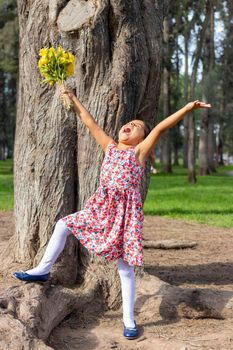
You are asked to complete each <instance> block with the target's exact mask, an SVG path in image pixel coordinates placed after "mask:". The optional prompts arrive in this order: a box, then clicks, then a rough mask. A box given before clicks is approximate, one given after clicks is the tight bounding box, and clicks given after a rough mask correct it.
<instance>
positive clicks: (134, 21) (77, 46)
mask: <svg viewBox="0 0 233 350" xmlns="http://www.w3.org/2000/svg"><path fill="white" fill-rule="evenodd" d="M160 6H161V5H159V2H158V3H157V2H155V1H152V0H151V1H144V2H141V1H134V2H129V1H126V0H124V1H123V0H111V1H105V0H102V1H100V2H98V4H97V2H96V1H88V2H87V1H83V0H78V1H77V0H70V1H65V0H64V1H56V0H50V1H49V2H48V1H42V0H36V1H33V2H24V1H20V0H18V11H19V28H20V55H19V59H20V65H19V66H20V79H19V87H18V98H17V108H18V111H17V126H16V137H15V148H14V162H15V163H14V169H15V171H14V187H15V223H16V232H15V236H14V237H13V239H12V240H11V242H10V243H9V245H8V248H7V249H6V250H5V252H4V258H3V260H4V259H5V260H4V264H5V265H6V264H8V267H9V266H10V264H11V263H12V253H13V256H14V257H13V258H14V261H15V262H18V263H22V265H21V266H23V267H24V268H26V267H31V266H32V265H35V264H37V263H38V261H39V260H40V259H41V257H42V255H43V253H44V250H45V247H46V245H47V243H48V240H49V238H50V235H51V233H52V231H53V228H54V225H55V223H56V221H57V220H58V219H59V218H61V217H64V216H65V215H67V214H70V213H72V212H75V211H77V210H79V209H80V208H82V207H83V205H84V203H85V201H86V200H87V198H88V197H89V196H90V195H91V194H92V193H93V192H94V191H95V189H96V187H97V185H98V181H99V179H98V178H99V172H100V166H101V162H102V160H103V152H102V150H101V149H100V147H99V146H98V145H96V143H95V141H94V140H93V139H92V138H91V136H90V134H89V132H88V130H87V129H86V128H85V127H84V125H82V124H81V122H80V121H79V119H78V120H77V118H76V116H75V115H74V113H73V112H67V111H66V110H65V109H64V108H63V106H62V103H61V102H60V99H59V94H58V91H57V89H56V87H53V88H49V87H48V86H41V84H40V81H41V77H40V75H39V72H38V68H37V61H38V58H39V57H38V52H39V50H40V49H41V48H42V47H44V46H47V47H48V46H51V45H52V46H55V47H57V46H59V45H61V46H63V47H64V49H65V50H67V51H72V52H73V53H74V54H75V56H76V62H75V63H76V70H75V76H74V78H72V79H70V80H69V81H68V83H69V84H70V85H71V87H73V88H75V89H76V93H77V95H78V97H79V98H80V100H81V102H82V103H83V104H84V106H85V107H86V108H87V109H88V110H89V111H90V112H91V113H92V115H93V116H94V117H95V119H96V120H97V122H98V124H99V125H100V126H101V127H103V128H104V130H105V131H106V132H107V133H108V134H109V135H111V136H112V137H114V138H115V139H116V140H117V134H118V129H119V127H120V126H121V124H123V123H125V122H127V121H129V120H131V119H133V118H142V119H144V120H145V121H147V122H149V123H150V124H151V126H154V124H155V114H156V110H157V104H158V98H159V92H160V71H161V59H160V49H161V39H162V22H163V13H162V7H160ZM162 6H164V8H166V2H164V3H163V5H162ZM149 171H150V169H149V166H147V167H146V171H145V174H144V177H143V181H142V197H143V200H144V199H145V195H146V192H147V188H148V180H149ZM90 262H91V264H90ZM112 267H113V264H110V263H103V260H102V259H101V262H100V259H99V258H96V257H95V256H92V255H91V254H88V253H87V251H86V249H85V248H82V246H80V245H79V244H78V241H77V240H76V239H75V238H74V237H70V238H69V239H68V242H67V244H66V248H65V250H64V252H63V253H62V255H61V257H60V258H59V261H58V262H57V263H56V264H55V267H54V270H55V273H53V275H52V281H53V282H54V281H56V282H59V283H61V284H65V285H68V284H71V285H72V284H74V283H76V282H77V281H78V282H79V285H80V286H82V285H84V287H83V291H84V290H86V291H87V292H86V293H87V294H88V295H90V300H91V298H94V295H95V293H96V292H97V291H98V288H99V289H100V288H101V291H102V293H101V295H102V296H103V298H104V299H105V301H106V304H107V305H108V307H109V308H111V307H112V308H113V307H116V305H118V304H119V300H120V292H119V286H120V281H119V278H117V277H116V269H113V268H112ZM58 268H59V274H56V269H58ZM6 270H9V269H7V267H6ZM53 272H54V271H53ZM82 281H83V283H81V282H82ZM85 286H87V288H86V287H85ZM33 288H34V287H32V291H30V293H31V294H33V293H34V289H33ZM35 288H36V287H35ZM47 288H48V291H49V292H46V293H45V291H44V289H43V288H42V289H37V290H36V292H35V295H36V303H35V304H34V306H33V307H31V306H30V305H31V304H30V303H29V305H28V307H29V309H30V312H28V313H27V316H25V314H21V311H20V312H19V313H17V314H16V313H15V311H14V315H15V316H14V317H15V319H17V320H18V319H19V320H23V324H25V322H29V323H30V326H29V327H28V329H27V330H25V329H24V328H23V330H22V332H24V334H26V335H27V334H29V333H30V336H36V337H39V338H42V339H44V340H45V339H47V337H48V336H49V332H50V330H51V329H52V328H53V327H55V326H56V325H57V324H58V323H59V322H60V321H61V320H62V319H63V318H64V317H65V316H66V315H67V314H69V313H70V312H72V310H73V309H74V307H75V305H74V299H75V298H74V295H73V293H75V290H71V291H70V292H69V293H68V294H67V291H66V290H63V289H59V286H58V287H56V288H55V289H52V288H51V287H50V286H47V287H45V290H47ZM80 288H81V287H80ZM85 288H86V289H85ZM21 289H22V290H23V291H21V292H20V290H19V289H17V288H16V289H15V293H16V294H15V296H14V298H16V299H17V295H18V294H19V295H23V294H24V293H25V295H24V297H25V305H26V304H27V302H28V298H29V299H30V298H31V296H30V293H29V291H28V290H27V288H24V287H22V288H21ZM30 290H31V289H30ZM17 293H18V294H17ZM49 293H51V294H49ZM77 293H78V295H79V293H81V292H80V290H78V291H77ZM82 293H83V292H82ZM82 293H81V294H80V295H81V296H80V298H81V299H82V300H83V301H84V304H85V302H86V303H87V302H88V301H87V299H85V297H84V298H83V297H82V295H83V294H82ZM45 294H46V298H47V297H48V300H47V301H46V302H45V303H44V304H43V300H44V299H43V296H45ZM50 295H51V298H50ZM8 296H9V294H8ZM19 298H20V297H19ZM59 298H61V302H60V301H59V300H60V299H59ZM10 300H11V297H10ZM53 300H54V303H55V304H56V306H55V308H54V305H55V304H54V305H52V306H53V307H52V310H53V312H50V311H49V314H48V310H50V307H51V305H50V304H51V303H52V304H53ZM19 302H20V303H21V302H23V301H22V300H18V301H17V300H15V301H14V305H18V303H19ZM47 302H48V304H47ZM4 303H5V302H4ZM4 303H1V305H3V306H4V305H7V304H8V303H7V302H6V303H5V304H4ZM10 305H11V302H10ZM46 305H48V307H47V306H46ZM118 306H119V305H118ZM12 307H13V306H12ZM12 307H11V306H9V307H8V306H6V307H5V306H4V308H5V309H6V310H5V311H6V314H8V313H9V312H11V310H12ZM22 309H23V308H22ZM20 310H21V309H20ZM40 310H41V311H40ZM28 315H30V316H29V319H28V318H27V317H28ZM25 317H26V319H25ZM46 319H47V321H48V325H47V326H48V327H47V330H46V329H45V328H46V327H45V326H44V322H45V321H44V320H46ZM29 320H30V321H29ZM10 324H11V325H12V323H10ZM21 328H22V327H21ZM29 330H30V332H29ZM25 332H26V333H25ZM28 332H29V333H28ZM31 348H32V349H33V348H34V347H31Z"/></svg>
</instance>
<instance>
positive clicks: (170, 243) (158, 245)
mask: <svg viewBox="0 0 233 350" xmlns="http://www.w3.org/2000/svg"><path fill="white" fill-rule="evenodd" d="M196 246H197V242H192V241H191V242H190V241H180V240H176V239H166V240H162V241H143V247H144V248H153V249H184V248H194V247H196Z"/></svg>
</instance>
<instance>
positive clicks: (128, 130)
mask: <svg viewBox="0 0 233 350" xmlns="http://www.w3.org/2000/svg"><path fill="white" fill-rule="evenodd" d="M123 132H125V133H129V132H131V128H130V127H128V126H126V127H125V128H124V129H123Z"/></svg>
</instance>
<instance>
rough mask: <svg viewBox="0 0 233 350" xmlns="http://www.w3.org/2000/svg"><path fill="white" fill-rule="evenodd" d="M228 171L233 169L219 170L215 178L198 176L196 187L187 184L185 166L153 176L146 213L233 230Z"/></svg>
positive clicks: (231, 184) (232, 182)
mask: <svg viewBox="0 0 233 350" xmlns="http://www.w3.org/2000/svg"><path fill="white" fill-rule="evenodd" d="M157 168H158V165H157ZM227 171H233V166H228V167H226V166H225V167H219V168H218V172H217V173H216V174H213V175H211V176H198V180H197V183H196V184H195V185H191V184H189V183H188V182H187V172H186V170H185V169H183V168H182V167H174V169H173V174H166V175H165V174H161V173H158V174H157V175H151V181H150V187H149V191H148V195H147V199H146V201H145V204H144V214H145V215H161V216H166V217H170V218H179V219H184V220H192V221H196V222H200V223H205V224H209V225H214V226H220V227H233V177H231V176H229V175H227V174H226V172H227Z"/></svg>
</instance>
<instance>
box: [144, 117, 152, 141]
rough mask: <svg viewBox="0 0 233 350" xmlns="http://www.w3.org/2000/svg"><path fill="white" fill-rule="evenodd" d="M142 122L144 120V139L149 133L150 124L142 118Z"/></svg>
mask: <svg viewBox="0 0 233 350" xmlns="http://www.w3.org/2000/svg"><path fill="white" fill-rule="evenodd" d="M143 122H144V139H145V138H146V137H147V136H148V135H149V133H150V132H151V126H150V125H149V124H148V123H147V122H145V121H144V120H143Z"/></svg>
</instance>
